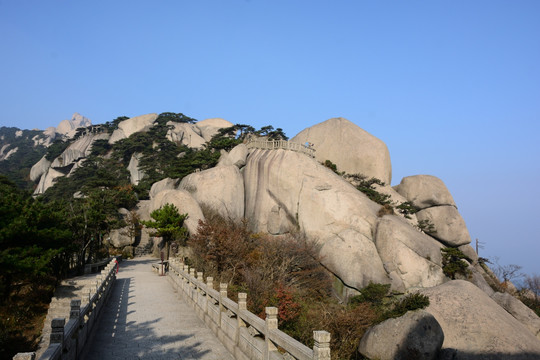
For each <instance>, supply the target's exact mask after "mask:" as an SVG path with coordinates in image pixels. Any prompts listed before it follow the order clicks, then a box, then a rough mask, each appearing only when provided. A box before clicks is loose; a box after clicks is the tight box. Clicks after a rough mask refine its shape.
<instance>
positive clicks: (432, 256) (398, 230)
mask: <svg viewBox="0 0 540 360" xmlns="http://www.w3.org/2000/svg"><path fill="white" fill-rule="evenodd" d="M375 245H376V246H377V250H378V252H379V255H380V257H381V260H382V261H383V264H384V267H385V269H386V271H387V272H388V273H389V274H392V273H395V274H396V275H397V276H398V277H399V278H400V279H402V281H403V285H404V288H405V289H408V288H411V287H431V286H436V285H440V284H442V283H443V282H444V281H445V280H446V277H445V276H444V273H443V271H442V255H441V248H442V247H443V246H442V244H440V243H439V242H438V241H436V240H434V239H433V238H431V237H429V236H427V235H425V234H422V233H421V232H419V231H417V230H415V229H414V228H413V227H411V226H410V225H409V224H407V223H406V222H404V221H403V220H402V219H400V218H398V217H397V216H393V215H386V216H384V217H383V218H382V219H381V220H380V221H379V225H378V226H377V234H376V236H375Z"/></svg>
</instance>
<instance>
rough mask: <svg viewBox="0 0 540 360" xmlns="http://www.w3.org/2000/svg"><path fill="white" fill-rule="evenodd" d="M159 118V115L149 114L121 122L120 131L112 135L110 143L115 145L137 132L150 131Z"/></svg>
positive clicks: (115, 131) (117, 130)
mask: <svg viewBox="0 0 540 360" xmlns="http://www.w3.org/2000/svg"><path fill="white" fill-rule="evenodd" d="M157 117H158V115H157V114H147V115H141V116H136V117H132V118H130V119H127V120H124V121H121V122H120V123H119V124H118V129H116V130H114V132H113V133H112V135H111V138H110V139H109V143H110V144H114V143H115V142H117V141H118V140H121V139H125V138H128V137H130V136H131V135H133V134H134V133H136V132H145V131H148V130H149V129H150V128H152V126H154V123H155V121H156V119H157Z"/></svg>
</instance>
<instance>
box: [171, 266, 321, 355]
mask: <svg viewBox="0 0 540 360" xmlns="http://www.w3.org/2000/svg"><path fill="white" fill-rule="evenodd" d="M168 278H169V280H170V282H171V283H172V285H173V287H174V288H175V290H176V291H177V292H178V293H180V294H181V296H182V298H183V299H185V300H186V302H187V303H189V304H190V305H191V306H193V308H194V309H195V312H196V314H197V315H198V316H199V318H200V319H201V320H203V321H204V322H205V323H206V325H207V326H208V327H209V328H210V329H212V331H213V332H214V333H215V334H216V336H217V337H218V339H219V340H220V341H221V342H222V343H223V344H224V345H225V347H226V348H227V349H228V350H229V351H230V352H231V353H232V354H233V355H234V357H235V359H241V360H247V359H261V360H270V359H276V360H278V359H279V360H284V359H287V360H289V359H298V360H330V333H328V332H326V331H314V332H313V338H314V340H315V345H314V346H313V349H310V348H308V347H307V346H305V345H304V344H302V343H300V342H298V341H297V340H295V339H293V338H292V337H290V336H289V335H287V334H285V333H284V332H282V331H280V330H278V318H277V316H278V309H277V308H275V307H267V308H266V320H263V319H261V318H259V317H258V316H256V315H255V314H253V313H251V312H249V311H248V310H247V307H246V300H247V294H246V293H239V294H238V303H236V302H234V301H232V300H231V299H229V298H227V284H220V285H219V292H218V291H216V290H214V287H213V278H211V277H207V278H206V283H204V281H203V273H202V272H197V273H196V274H195V269H193V268H191V269H190V268H189V266H187V265H184V264H183V263H182V262H180V261H178V260H176V259H170V260H169V272H168Z"/></svg>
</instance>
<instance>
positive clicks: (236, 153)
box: [217, 144, 248, 169]
mask: <svg viewBox="0 0 540 360" xmlns="http://www.w3.org/2000/svg"><path fill="white" fill-rule="evenodd" d="M247 156H248V149H247V146H246V145H245V144H239V145H236V146H235V147H234V148H232V150H231V151H230V152H229V153H224V154H222V155H221V157H220V158H219V163H218V164H217V166H229V165H234V166H236V167H238V168H239V169H240V168H242V167H244V166H245V165H246V159H247Z"/></svg>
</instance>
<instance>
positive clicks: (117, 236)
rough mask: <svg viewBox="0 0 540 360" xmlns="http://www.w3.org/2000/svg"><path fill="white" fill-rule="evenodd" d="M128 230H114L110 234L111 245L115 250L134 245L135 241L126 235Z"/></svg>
mask: <svg viewBox="0 0 540 360" xmlns="http://www.w3.org/2000/svg"><path fill="white" fill-rule="evenodd" d="M125 231H126V228H122V229H114V230H111V232H110V233H109V238H110V242H111V245H112V246H114V247H115V248H123V247H125V246H129V245H133V243H134V242H135V239H132V238H130V237H129V236H127V235H125V234H124V232H125Z"/></svg>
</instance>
